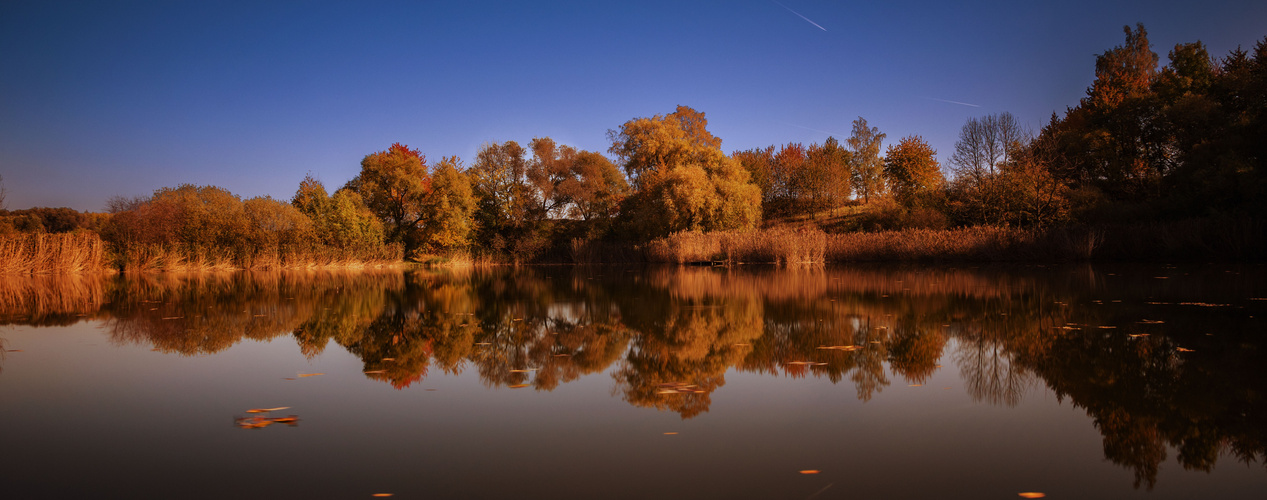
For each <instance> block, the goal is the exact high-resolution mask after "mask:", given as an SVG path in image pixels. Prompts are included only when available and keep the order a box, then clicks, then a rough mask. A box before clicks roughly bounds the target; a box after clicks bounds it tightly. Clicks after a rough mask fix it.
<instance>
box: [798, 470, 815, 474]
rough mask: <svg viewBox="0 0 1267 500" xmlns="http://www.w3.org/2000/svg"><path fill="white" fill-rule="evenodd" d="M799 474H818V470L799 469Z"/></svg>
mask: <svg viewBox="0 0 1267 500" xmlns="http://www.w3.org/2000/svg"><path fill="white" fill-rule="evenodd" d="M801 474H818V471H816V470H814V469H806V470H803V471H801Z"/></svg>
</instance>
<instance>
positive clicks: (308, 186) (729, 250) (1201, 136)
mask: <svg viewBox="0 0 1267 500" xmlns="http://www.w3.org/2000/svg"><path fill="white" fill-rule="evenodd" d="M1125 34H1126V41H1125V43H1124V44H1123V45H1122V46H1119V47H1115V48H1113V49H1110V50H1108V51H1106V52H1104V53H1103V54H1100V55H1098V56H1097V57H1096V61H1095V68H1096V78H1095V81H1094V82H1093V83H1092V85H1091V87H1089V88H1088V89H1087V96H1086V97H1085V98H1083V99H1082V101H1081V102H1080V103H1079V104H1078V105H1077V106H1074V107H1072V108H1069V109H1067V110H1066V111H1065V113H1064V115H1063V116H1060V115H1058V114H1056V113H1053V114H1052V117H1051V120H1050V122H1049V123H1048V124H1047V125H1046V126H1044V127H1043V128H1042V129H1041V130H1040V131H1038V132H1037V133H1034V132H1032V131H1030V130H1027V129H1026V128H1025V127H1024V126H1022V125H1021V124H1019V122H1018V121H1017V120H1016V118H1015V117H1013V116H1012V115H1011V114H1009V113H1000V114H993V115H988V116H982V117H974V118H971V119H969V120H968V121H967V123H965V124H964V126H963V128H962V130H961V132H960V136H959V141H958V142H957V143H956V144H955V150H954V151H953V152H952V154H951V155H950V156H949V158H950V159H949V164H948V165H945V166H943V165H941V164H939V163H938V161H937V160H936V157H935V155H936V151H934V150H933V149H932V148H931V147H930V146H929V145H928V143H927V142H926V141H924V139H923V138H921V137H919V136H917V135H910V136H906V137H904V138H902V139H900V140H899V141H897V142H896V143H894V144H890V145H889V146H888V147H887V148H884V147H883V141H884V139H885V138H886V137H887V136H886V134H884V133H882V132H881V131H880V130H879V129H878V128H876V127H871V126H869V125H868V124H867V121H866V120H865V119H864V118H861V117H859V118H858V119H856V120H854V122H853V127H852V133H851V135H850V137H848V138H845V139H844V140H843V141H839V140H837V139H835V138H828V139H827V140H826V141H824V142H823V143H822V144H810V145H808V146H806V145H803V144H800V143H789V144H785V145H781V146H777V147H776V146H769V147H766V148H757V149H751V150H747V151H735V152H733V153H732V154H730V155H727V154H725V153H724V152H723V151H722V149H721V139H719V138H717V137H715V136H713V135H712V134H711V133H710V132H709V131H708V130H707V124H708V121H707V120H706V119H705V117H704V113H702V112H699V111H696V110H694V109H691V108H689V107H686V106H678V108H677V109H676V110H675V111H674V112H672V113H669V114H664V115H655V116H653V117H650V118H635V119H633V120H630V121H628V122H626V123H624V124H622V125H621V126H620V127H619V128H617V129H615V130H610V131H609V132H608V137H609V139H610V141H611V146H610V147H609V148H608V150H607V153H609V154H610V155H611V156H610V157H608V156H604V155H603V154H602V153H599V152H593V151H583V150H577V149H574V148H572V147H569V146H565V145H559V144H556V143H555V142H554V141H553V140H551V139H550V138H548V137H544V138H535V139H533V140H532V141H530V142H529V143H528V147H526V148H525V147H524V146H521V145H520V144H519V143H517V142H515V141H506V142H502V143H497V142H492V143H486V144H484V145H483V146H482V147H481V148H480V149H479V151H478V153H477V154H476V157H475V159H474V161H473V162H472V163H471V164H470V165H469V166H468V165H467V164H465V163H464V162H463V161H462V160H461V159H459V158H457V157H445V158H442V159H441V160H440V161H438V162H434V163H429V162H428V160H427V158H426V156H425V155H424V154H423V153H422V152H420V151H418V150H416V149H410V148H409V147H408V146H405V145H402V144H399V143H397V144H393V145H391V146H390V147H389V148H387V150H385V151H380V152H377V153H373V154H370V155H368V156H366V157H365V158H364V159H363V160H362V161H361V171H360V174H359V175H357V176H356V177H355V178H353V179H351V180H350V181H348V182H347V183H346V184H344V185H343V186H341V187H339V188H338V189H336V190H335V191H334V192H333V194H331V193H330V192H329V191H328V190H327V188H326V186H325V185H323V184H322V182H320V181H319V180H316V179H313V178H312V177H311V176H309V177H307V178H305V179H304V180H303V182H301V183H300V185H299V188H298V190H297V191H296V193H295V194H294V196H293V197H292V198H291V199H290V200H289V201H284V200H275V199H272V198H269V197H259V198H252V199H249V200H245V201H243V200H241V199H240V198H239V197H237V196H235V195H233V194H231V193H229V192H227V191H225V190H224V189H221V188H218V187H214V186H192V185H182V186H179V187H176V188H164V189H160V190H158V191H156V192H155V193H154V194H153V195H151V196H147V197H138V198H115V199H112V200H111V202H110V204H109V207H108V213H106V214H83V213H78V212H75V211H74V210H70V209H65V208H61V209H48V208H35V209H30V210H18V211H13V212H0V234H6V233H42V232H49V233H56V232H74V231H91V232H96V233H98V234H100V235H101V238H102V239H104V241H105V242H106V244H107V247H108V249H109V253H110V254H111V255H112V256H113V258H112V260H113V262H114V266H115V267H119V268H123V269H127V268H133V269H147V268H149V269H180V268H207V267H235V268H275V267H305V266H325V265H332V264H334V265H338V264H349V263H382V262H394V261H399V260H401V259H402V258H403V259H407V260H413V261H419V262H432V261H445V260H454V259H457V260H477V261H488V262H540V261H553V262H567V261H586V262H593V261H629V260H648V259H649V260H664V261H678V262H684V261H698V260H729V261H742V260H744V259H745V258H747V259H755V260H757V261H764V262H772V261H793V260H814V261H819V262H821V261H823V260H858V259H865V260H873V259H885V258H891V259H907V258H937V256H938V255H939V252H942V251H941V250H938V249H939V248H951V247H953V250H946V251H945V252H942V254H944V256H945V257H948V258H977V259H994V258H1008V257H1009V253H1010V254H1011V255H1012V256H1013V257H1014V256H1015V255H1017V254H1025V255H1032V256H1035V258H1096V257H1112V258H1132V257H1138V258H1148V257H1167V258H1169V257H1201V258H1209V257H1233V258H1243V257H1246V256H1254V255H1263V254H1264V253H1267V238H1265V237H1264V234H1265V233H1267V232H1265V231H1264V221H1267V167H1265V162H1267V140H1264V138H1267V38H1265V39H1263V40H1262V41H1259V42H1258V43H1257V44H1256V45H1255V46H1254V49H1253V51H1252V52H1246V51H1244V50H1241V49H1237V50H1235V51H1232V52H1231V53H1230V54H1228V55H1227V56H1225V57H1223V58H1222V59H1215V58H1213V57H1211V56H1210V55H1209V53H1208V52H1207V51H1206V48H1205V46H1204V45H1203V44H1202V43H1201V42H1193V43H1186V44H1179V45H1176V46H1175V47H1174V48H1173V49H1172V50H1170V51H1169V63H1168V64H1166V65H1165V66H1163V67H1159V66H1158V64H1159V58H1158V56H1157V54H1156V53H1154V52H1153V51H1152V47H1151V45H1150V44H1149V42H1148V38H1147V33H1146V32H1145V30H1144V28H1143V26H1142V25H1139V26H1137V27H1136V28H1135V29H1131V28H1130V27H1126V28H1125ZM613 159H614V161H613ZM759 227H765V228H766V230H764V231H762V232H757V233H754V232H753V230H755V229H757V228H759ZM977 227H989V228H992V230H993V232H981V231H976V232H973V229H972V228H977ZM915 230H921V231H924V232H919V231H915ZM823 231H826V232H828V233H848V234H854V233H858V232H863V233H864V234H861V235H854V236H849V237H847V238H846V237H832V238H826V237H825V236H824V235H823ZM893 231H905V232H904V233H894V232H893ZM929 231H932V232H929ZM984 234H988V235H989V236H988V237H985V238H984V239H982V240H981V241H982V243H981V244H979V245H975V246H974V244H973V243H972V242H973V241H976V240H973V239H972V238H981V235H984ZM710 235H711V236H710ZM903 235H906V236H905V237H906V239H907V240H910V241H904V240H903V238H904V236H903ZM1126 235H1130V238H1132V239H1131V240H1130V241H1128V240H1127V239H1126V238H1127V236H1126ZM774 239H778V240H779V241H773V240H774ZM1215 240H1217V241H1215ZM684 242H689V244H687V243H684ZM845 242H847V243H845ZM921 242H931V243H927V244H925V243H921ZM1000 242H1005V243H1000ZM1140 242H1147V243H1146V244H1145V243H1140ZM842 245H848V248H844V247H842ZM920 245H923V247H921V246H920ZM947 245H949V246H947ZM897 248H902V249H904V250H901V251H897V250H892V249H897ZM701 249H703V250H701ZM708 249H713V250H708ZM1053 249H1054V250H1053ZM886 252H888V253H886ZM912 255H913V256H915V257H911V256H912ZM1039 256H1042V257H1039Z"/></svg>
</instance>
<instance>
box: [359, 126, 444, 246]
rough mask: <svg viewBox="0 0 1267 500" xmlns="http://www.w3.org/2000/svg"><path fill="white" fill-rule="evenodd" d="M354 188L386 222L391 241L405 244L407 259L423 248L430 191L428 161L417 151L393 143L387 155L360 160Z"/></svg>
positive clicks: (384, 153)
mask: <svg viewBox="0 0 1267 500" xmlns="http://www.w3.org/2000/svg"><path fill="white" fill-rule="evenodd" d="M351 184H352V185H353V186H355V187H356V191H357V192H358V193H359V194H360V195H361V196H362V197H363V198H364V199H365V203H366V205H368V206H369V208H370V210H373V211H374V213H375V214H377V215H378V216H379V217H380V218H382V219H383V221H384V222H386V226H387V238H388V240H389V241H393V242H403V243H404V244H405V255H412V253H413V250H414V249H416V248H418V245H419V244H420V236H421V235H420V230H421V224H422V221H423V218H424V217H425V216H426V214H425V213H423V208H424V207H425V206H426V203H427V201H426V198H427V196H428V194H429V192H430V190H431V178H430V176H429V175H428V174H427V159H426V157H425V156H423V154H422V153H421V152H419V151H418V150H417V149H409V147H408V146H405V145H403V144H400V143H394V144H392V145H391V147H389V148H388V149H387V151H380V152H377V153H373V154H370V155H368V156H366V157H365V158H364V159H363V160H361V174H360V175H359V176H357V178H356V179H354V180H353V181H352V182H351Z"/></svg>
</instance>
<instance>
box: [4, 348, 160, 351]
mask: <svg viewBox="0 0 1267 500" xmlns="http://www.w3.org/2000/svg"><path fill="white" fill-rule="evenodd" d="M150 350H151V351H161V350H162V349H159V348H157V347H155V348H153V349H150ZM9 352H13V351H9Z"/></svg>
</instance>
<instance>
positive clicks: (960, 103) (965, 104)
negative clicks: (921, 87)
mask: <svg viewBox="0 0 1267 500" xmlns="http://www.w3.org/2000/svg"><path fill="white" fill-rule="evenodd" d="M925 99H928V100H930V101H937V102H944V103H949V104H958V105H960V106H971V107H974V108H979V107H981V105H980V104H971V103H966V102H959V101H947V100H945V99H938V98H936V97H925Z"/></svg>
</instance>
